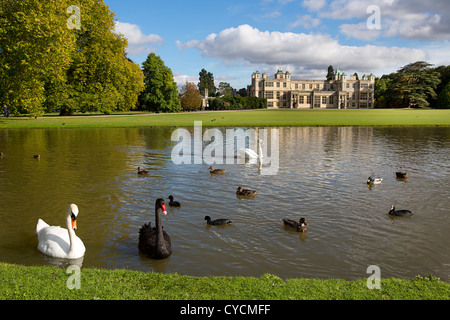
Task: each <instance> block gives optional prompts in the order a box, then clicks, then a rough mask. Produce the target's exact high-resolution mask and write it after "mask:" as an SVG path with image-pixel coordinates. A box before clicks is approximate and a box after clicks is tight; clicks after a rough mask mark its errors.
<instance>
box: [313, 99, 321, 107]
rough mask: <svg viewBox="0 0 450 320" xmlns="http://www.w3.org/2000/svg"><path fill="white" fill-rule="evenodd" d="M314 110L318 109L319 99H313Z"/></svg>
mask: <svg viewBox="0 0 450 320" xmlns="http://www.w3.org/2000/svg"><path fill="white" fill-rule="evenodd" d="M314 108H320V97H314Z"/></svg>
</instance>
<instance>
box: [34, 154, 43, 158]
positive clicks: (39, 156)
mask: <svg viewBox="0 0 450 320" xmlns="http://www.w3.org/2000/svg"><path fill="white" fill-rule="evenodd" d="M33 158H35V159H41V155H40V154H35V155H34V156H33Z"/></svg>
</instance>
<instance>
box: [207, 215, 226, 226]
mask: <svg viewBox="0 0 450 320" xmlns="http://www.w3.org/2000/svg"><path fill="white" fill-rule="evenodd" d="M205 220H206V223H207V224H210V225H212V226H224V225H227V224H230V223H231V220H230V219H216V220H211V217H210V216H205Z"/></svg>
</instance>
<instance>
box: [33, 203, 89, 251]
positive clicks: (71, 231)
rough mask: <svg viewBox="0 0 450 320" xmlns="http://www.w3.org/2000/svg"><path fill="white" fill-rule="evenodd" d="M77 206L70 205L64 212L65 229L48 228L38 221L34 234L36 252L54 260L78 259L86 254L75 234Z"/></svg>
mask: <svg viewBox="0 0 450 320" xmlns="http://www.w3.org/2000/svg"><path fill="white" fill-rule="evenodd" d="M78 213H79V210H78V206H77V205H76V204H74V203H72V204H70V205H69V206H68V207H67V210H66V223H67V229H64V228H61V227H56V226H50V225H48V224H47V223H45V222H44V221H43V220H42V219H39V220H38V223H37V226H36V233H37V237H38V242H39V244H38V247H37V248H38V250H39V251H40V252H42V253H43V254H45V255H48V256H51V257H54V258H63V259H79V258H82V257H83V256H84V254H85V252H86V247H85V246H84V243H83V241H82V240H81V239H80V238H79V237H78V236H77V235H76V234H75V230H76V229H77V218H78Z"/></svg>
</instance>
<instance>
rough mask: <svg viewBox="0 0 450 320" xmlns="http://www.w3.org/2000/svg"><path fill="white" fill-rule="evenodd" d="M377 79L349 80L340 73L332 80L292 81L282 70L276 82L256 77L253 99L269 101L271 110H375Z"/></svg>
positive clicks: (252, 88)
mask: <svg viewBox="0 0 450 320" xmlns="http://www.w3.org/2000/svg"><path fill="white" fill-rule="evenodd" d="M374 88H375V76H374V75H373V74H370V75H369V76H367V75H364V76H363V77H362V79H361V80H357V79H356V76H354V75H353V76H350V77H347V75H346V74H345V73H344V72H342V73H341V71H340V70H337V71H336V73H335V74H334V76H333V78H332V79H331V80H292V79H291V74H290V73H289V71H286V72H283V70H281V69H278V72H277V73H276V74H275V77H274V78H268V77H267V74H266V73H263V74H262V75H261V74H260V73H259V72H258V71H256V72H255V73H253V74H252V84H251V86H250V96H251V97H259V98H266V99H267V105H268V107H269V108H274V109H278V108H293V109H299V108H301V109H305V108H310V109H316V108H317V109H370V108H373V107H374Z"/></svg>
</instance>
